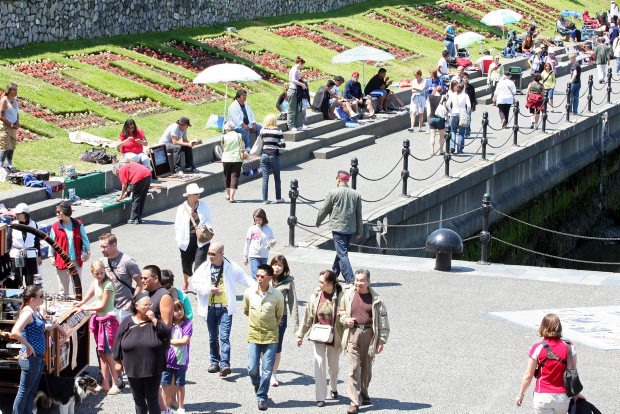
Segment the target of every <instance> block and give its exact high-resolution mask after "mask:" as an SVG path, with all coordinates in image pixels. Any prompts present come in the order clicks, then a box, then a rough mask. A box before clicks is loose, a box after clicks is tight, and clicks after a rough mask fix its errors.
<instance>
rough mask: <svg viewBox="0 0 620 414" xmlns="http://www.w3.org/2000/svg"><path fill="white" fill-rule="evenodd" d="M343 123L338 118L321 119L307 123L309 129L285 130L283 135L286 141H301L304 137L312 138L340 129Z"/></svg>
mask: <svg viewBox="0 0 620 414" xmlns="http://www.w3.org/2000/svg"><path fill="white" fill-rule="evenodd" d="M321 117H322V115H321ZM344 124H345V122H344V121H342V120H339V119H338V120H333V121H332V120H323V121H320V122H316V123H314V124H311V125H309V129H307V130H305V131H294V132H293V131H286V132H284V134H283V135H284V139H285V140H286V141H293V142H297V141H303V140H304V139H308V138H313V137H316V136H318V135H322V134H325V133H328V132H331V131H335V130H337V129H342V128H344Z"/></svg>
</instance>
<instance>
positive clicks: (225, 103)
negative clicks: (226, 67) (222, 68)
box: [222, 82, 228, 129]
mask: <svg viewBox="0 0 620 414" xmlns="http://www.w3.org/2000/svg"><path fill="white" fill-rule="evenodd" d="M227 105H228V82H226V94H225V95H224V123H226V106H227ZM223 128H224V127H223V126H222V129H223Z"/></svg>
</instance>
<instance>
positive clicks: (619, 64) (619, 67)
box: [615, 58, 620, 75]
mask: <svg viewBox="0 0 620 414" xmlns="http://www.w3.org/2000/svg"><path fill="white" fill-rule="evenodd" d="M615 61H616V75H617V74H618V73H620V58H616V59H615Z"/></svg>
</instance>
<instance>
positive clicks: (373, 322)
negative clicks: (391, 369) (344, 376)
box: [340, 269, 390, 414]
mask: <svg viewBox="0 0 620 414" xmlns="http://www.w3.org/2000/svg"><path fill="white" fill-rule="evenodd" d="M340 323H342V324H343V325H344V327H345V331H344V334H343V336H342V349H344V350H345V352H346V353H347V360H348V362H349V372H348V376H349V379H348V392H349V398H350V399H351V405H350V406H349V409H348V410H347V413H349V414H355V413H357V412H358V411H359V406H360V405H370V404H372V403H371V401H370V397H369V395H368V386H369V385H370V379H371V378H372V362H373V359H374V357H375V355H376V354H380V353H381V351H383V346H384V345H385V343H386V342H387V339H388V336H389V335H390V324H389V322H388V315H387V309H386V308H385V305H384V304H383V301H382V300H381V298H380V297H379V294H378V293H377V292H376V291H375V290H374V289H372V288H371V287H370V272H369V271H368V270H366V269H360V270H357V271H356V272H355V281H354V287H353V288H350V289H348V290H347V291H346V292H345V293H344V296H343V298H342V300H341V301H340Z"/></svg>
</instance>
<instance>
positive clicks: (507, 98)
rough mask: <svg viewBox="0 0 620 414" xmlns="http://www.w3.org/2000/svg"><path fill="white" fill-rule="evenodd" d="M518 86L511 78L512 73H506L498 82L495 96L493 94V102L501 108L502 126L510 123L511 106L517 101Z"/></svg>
mask: <svg viewBox="0 0 620 414" xmlns="http://www.w3.org/2000/svg"><path fill="white" fill-rule="evenodd" d="M516 93H517V88H516V86H515V83H514V82H513V81H512V80H511V79H510V73H508V72H506V73H504V77H503V78H502V80H500V81H499V82H497V87H496V88H495V96H493V104H494V105H497V107H498V108H499V117H500V119H501V120H502V128H505V127H506V125H507V124H508V117H509V113H510V107H511V106H512V104H513V103H514V101H515V95H516Z"/></svg>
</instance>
